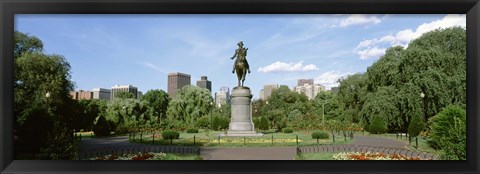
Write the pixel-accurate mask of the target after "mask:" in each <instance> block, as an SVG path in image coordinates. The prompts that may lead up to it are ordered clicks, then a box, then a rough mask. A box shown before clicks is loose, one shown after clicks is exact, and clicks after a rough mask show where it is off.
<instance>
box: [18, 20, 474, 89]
mask: <svg viewBox="0 0 480 174" xmlns="http://www.w3.org/2000/svg"><path fill="white" fill-rule="evenodd" d="M465 21H466V18H465V15H445V14H443V15H442V14H440V15H37V14H35V15H26V14H20V15H16V16H15V30H17V31H20V32H24V33H28V34H30V35H34V36H37V37H38V38H39V39H40V40H42V41H43V44H44V49H45V52H47V53H49V54H59V55H63V56H65V58H66V59H67V61H68V62H69V63H70V65H71V67H72V68H71V70H72V80H73V81H74V82H75V84H76V89H75V90H80V89H83V90H91V89H93V88H110V87H111V86H115V85H128V84H131V85H134V86H136V87H138V90H139V91H143V92H144V93H146V92H147V91H148V90H152V89H161V90H164V91H167V84H168V83H167V82H168V76H167V74H168V73H171V72H183V73H186V74H190V75H191V79H192V80H194V81H191V82H190V84H191V85H193V86H195V80H197V79H201V76H207V77H208V80H210V81H211V82H212V94H213V93H214V92H216V91H218V90H219V89H220V88H221V87H222V86H228V87H230V88H233V87H235V86H236V83H237V79H236V75H234V74H232V73H231V70H232V65H233V61H232V60H230V59H229V58H230V57H231V56H232V55H233V53H234V51H235V49H236V47H237V46H236V43H238V42H239V41H243V42H244V44H245V47H247V48H249V52H248V55H247V60H248V61H249V64H250V66H251V67H250V68H251V71H252V73H251V74H247V77H246V81H245V86H248V87H250V88H251V89H252V93H253V95H254V98H259V96H258V94H259V92H260V89H262V88H263V86H264V85H265V84H279V85H287V86H289V88H293V87H294V86H296V84H297V80H298V79H314V82H315V83H316V84H321V85H324V86H325V87H326V88H327V89H330V87H333V86H337V85H338V84H337V83H336V80H337V79H338V78H340V77H343V76H346V75H350V74H354V73H361V72H365V71H366V69H367V67H368V66H370V65H371V64H372V63H373V62H375V61H376V60H378V58H379V57H380V56H381V55H383V54H384V50H385V49H386V48H388V47H390V46H394V45H403V46H407V44H408V42H409V41H410V40H411V39H415V38H417V37H419V36H420V35H421V34H423V33H425V32H428V31H432V30H434V29H436V28H440V27H441V28H445V27H451V26H463V27H464V26H465V25H466V22H465ZM238 24H241V25H238ZM92 77H93V78H92Z"/></svg>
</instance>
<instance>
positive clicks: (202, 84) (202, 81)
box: [197, 76, 212, 92]
mask: <svg viewBox="0 0 480 174" xmlns="http://www.w3.org/2000/svg"><path fill="white" fill-rule="evenodd" d="M197 86H198V87H200V88H206V89H208V90H209V91H210V92H212V82H211V81H209V80H207V76H202V77H201V78H200V80H197Z"/></svg>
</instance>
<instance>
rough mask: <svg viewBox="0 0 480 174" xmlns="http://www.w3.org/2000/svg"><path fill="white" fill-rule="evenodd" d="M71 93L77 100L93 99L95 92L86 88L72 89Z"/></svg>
mask: <svg viewBox="0 0 480 174" xmlns="http://www.w3.org/2000/svg"><path fill="white" fill-rule="evenodd" d="M70 95H71V96H72V98H73V99H75V100H91V99H93V93H92V92H91V91H84V90H79V91H71V92H70Z"/></svg>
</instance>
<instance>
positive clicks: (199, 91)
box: [167, 85, 214, 127]
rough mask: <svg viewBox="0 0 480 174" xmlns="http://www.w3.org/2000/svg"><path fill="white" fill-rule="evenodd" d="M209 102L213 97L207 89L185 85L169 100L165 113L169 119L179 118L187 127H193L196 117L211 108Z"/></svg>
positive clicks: (207, 112) (211, 101) (208, 111)
mask: <svg viewBox="0 0 480 174" xmlns="http://www.w3.org/2000/svg"><path fill="white" fill-rule="evenodd" d="M210 103H213V98H212V96H211V95H210V91H209V90H208V89H204V88H200V87H196V86H190V85H187V86H184V87H183V88H182V89H181V90H179V91H177V93H176V96H175V97H174V98H173V99H172V100H171V101H170V103H169V105H168V109H167V115H168V118H169V120H180V121H182V122H183V123H185V125H186V126H187V127H193V126H195V122H196V120H197V119H198V118H200V117H202V116H204V115H207V114H209V113H210V111H211V110H212V109H213V107H214V106H213V105H210Z"/></svg>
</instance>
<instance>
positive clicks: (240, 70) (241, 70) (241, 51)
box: [230, 41, 250, 86]
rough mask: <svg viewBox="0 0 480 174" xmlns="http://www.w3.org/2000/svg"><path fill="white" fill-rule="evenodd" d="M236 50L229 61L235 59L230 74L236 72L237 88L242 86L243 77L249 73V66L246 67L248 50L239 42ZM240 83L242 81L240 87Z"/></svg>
mask: <svg viewBox="0 0 480 174" xmlns="http://www.w3.org/2000/svg"><path fill="white" fill-rule="evenodd" d="M237 45H238V48H237V49H236V50H235V54H234V55H233V56H232V58H230V59H232V60H233V59H234V58H235V57H236V58H237V59H235V62H234V63H233V70H232V73H235V71H236V72H237V78H238V86H243V82H244V81H245V75H247V72H248V73H250V66H249V65H248V61H247V50H248V48H244V47H243V42H242V41H240V42H238V43H237ZM240 81H242V83H241V85H240Z"/></svg>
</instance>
